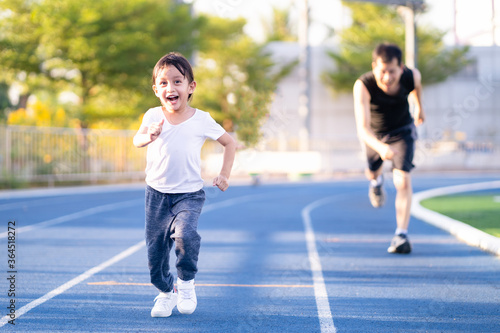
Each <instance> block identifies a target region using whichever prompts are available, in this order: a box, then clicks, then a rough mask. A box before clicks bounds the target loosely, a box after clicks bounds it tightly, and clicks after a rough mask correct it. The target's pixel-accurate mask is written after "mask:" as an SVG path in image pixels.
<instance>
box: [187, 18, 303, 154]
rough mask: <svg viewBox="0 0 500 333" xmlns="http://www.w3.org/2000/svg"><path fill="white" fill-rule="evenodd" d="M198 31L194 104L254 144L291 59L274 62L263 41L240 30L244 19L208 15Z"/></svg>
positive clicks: (247, 142) (289, 69)
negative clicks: (198, 44) (285, 62)
mask: <svg viewBox="0 0 500 333" xmlns="http://www.w3.org/2000/svg"><path fill="white" fill-rule="evenodd" d="M207 20H208V21H207V25H206V26H205V28H204V29H203V30H202V31H201V37H202V38H201V40H202V41H203V43H202V44H201V45H200V52H199V53H198V58H197V59H198V62H197V66H196V69H195V76H196V80H197V81H198V82H199V85H198V87H197V88H196V92H195V95H194V100H193V103H192V104H193V105H196V106H197V107H199V108H200V109H204V110H206V111H209V112H210V113H211V114H212V116H213V117H214V118H215V119H216V120H217V121H218V122H219V123H221V124H222V125H223V126H224V128H225V129H226V130H228V131H235V132H236V133H237V135H238V138H239V139H240V140H241V141H242V142H244V143H245V144H246V145H248V146H252V145H254V144H256V143H257V142H258V141H259V139H260V137H261V132H260V126H261V124H262V121H263V119H264V118H265V117H266V115H268V113H269V108H270V104H271V102H272V97H273V94H274V91H275V90H276V87H277V84H278V82H279V81H280V80H281V79H282V78H283V77H284V76H286V75H288V74H289V73H290V71H291V70H292V69H293V67H294V66H295V65H296V62H291V63H289V64H284V65H280V66H278V65H276V64H275V63H274V62H273V61H272V59H271V55H270V54H269V53H268V52H267V51H266V49H265V45H259V44H257V43H255V42H254V41H253V40H252V39H251V38H250V37H248V36H246V35H245V34H244V33H243V27H244V25H245V23H246V22H245V20H243V19H238V20H227V19H221V18H218V17H208V18H207Z"/></svg>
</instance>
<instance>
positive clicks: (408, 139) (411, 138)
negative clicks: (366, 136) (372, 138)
mask: <svg viewBox="0 0 500 333" xmlns="http://www.w3.org/2000/svg"><path fill="white" fill-rule="evenodd" d="M378 139H379V140H380V141H382V142H384V143H387V144H389V145H390V146H391V148H393V149H394V150H397V151H398V152H399V154H396V155H395V156H394V158H393V159H392V160H391V161H392V168H393V169H398V170H403V171H406V172H410V171H411V169H413V168H414V167H415V166H414V165H413V155H414V153H415V141H416V140H417V129H416V127H415V125H414V124H413V123H412V124H410V125H408V126H405V127H403V128H401V129H398V130H395V131H392V132H390V133H385V134H380V135H378ZM365 146H366V158H367V160H368V168H369V169H370V170H371V171H376V170H378V169H379V168H380V167H381V166H382V163H384V160H382V158H381V157H380V155H379V154H378V153H377V152H376V151H375V150H373V149H372V148H371V147H368V146H367V145H365Z"/></svg>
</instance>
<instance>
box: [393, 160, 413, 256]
mask: <svg viewBox="0 0 500 333" xmlns="http://www.w3.org/2000/svg"><path fill="white" fill-rule="evenodd" d="M393 178H394V186H395V187H396V201H395V206H396V223H397V229H396V232H395V234H396V235H395V236H394V237H393V239H392V241H391V245H390V246H389V248H388V249H387V252H389V253H410V252H411V245H410V241H409V240H408V236H407V233H408V225H409V223H410V208H411V198H412V193H413V192H412V187H411V177H410V173H409V172H406V171H402V170H399V169H394V170H393Z"/></svg>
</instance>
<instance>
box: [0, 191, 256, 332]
mask: <svg viewBox="0 0 500 333" xmlns="http://www.w3.org/2000/svg"><path fill="white" fill-rule="evenodd" d="M252 197H255V195H252V196H246V197H241V198H235V199H229V200H226V201H222V202H219V203H215V204H212V205H207V206H205V207H204V210H203V211H202V214H203V213H204V212H207V211H210V210H213V209H218V208H222V207H227V206H230V205H231V204H237V203H242V202H245V201H249V200H251V198H252ZM131 201H137V200H131ZM141 201H143V200H141ZM127 202H128V201H126V202H124V203H122V204H125V203H127ZM128 204H130V202H128ZM113 205H114V206H116V207H117V208H118V206H121V204H112V205H105V206H101V207H106V206H113ZM96 208H97V207H96ZM107 210H110V209H103V210H102V211H101V212H104V211H107ZM84 212H85V211H84ZM93 214H95V212H94V213H93ZM72 215H73V214H72ZM88 215H90V214H88ZM59 223H62V222H59ZM145 245H146V242H145V241H144V240H143V241H140V242H139V243H137V244H135V245H133V246H131V247H129V248H128V249H126V250H125V251H123V252H121V253H119V254H117V255H116V256H114V257H113V258H111V259H109V260H107V261H105V262H103V263H101V264H100V265H97V266H95V267H93V268H91V269H89V270H88V271H86V272H84V273H82V274H80V275H79V276H77V277H75V278H74V279H72V280H70V281H68V282H66V283H64V284H63V285H61V286H59V287H57V288H56V289H54V290H52V291H49V292H48V293H47V294H45V295H43V296H42V297H40V298H38V299H36V300H34V301H32V302H30V303H28V304H26V305H25V306H23V307H21V308H20V309H19V310H16V317H15V319H18V318H19V317H21V316H22V315H24V314H26V313H27V312H28V311H30V310H32V309H33V308H35V307H37V306H39V305H41V304H43V303H45V302H47V301H48V300H50V299H52V298H54V297H56V296H58V295H60V294H62V293H63V292H65V291H66V290H68V289H70V288H71V287H74V286H75V285H77V284H79V283H81V282H83V281H85V280H86V279H88V278H89V277H91V276H93V275H95V274H97V273H99V272H100V271H102V270H104V269H106V268H108V267H109V266H111V265H114V264H116V263H117V262H119V261H120V260H123V259H125V258H127V257H129V256H131V255H132V254H134V253H135V252H137V251H139V250H140V249H142V248H143V247H144V246H145ZM9 320H11V318H10V316H9V315H6V316H4V317H3V318H1V319H0V327H3V326H4V325H5V324H7V323H8V322H9Z"/></svg>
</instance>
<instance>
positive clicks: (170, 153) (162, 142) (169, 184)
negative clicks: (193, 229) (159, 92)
mask: <svg viewBox="0 0 500 333" xmlns="http://www.w3.org/2000/svg"><path fill="white" fill-rule="evenodd" d="M162 119H164V123H163V129H162V132H161V134H160V136H159V137H158V138H157V139H156V140H155V141H153V142H151V143H150V144H149V145H148V152H147V165H146V184H148V185H149V186H151V187H152V188H154V189H155V190H157V191H159V192H162V193H190V192H196V191H198V190H200V189H201V188H203V179H202V178H201V166H200V163H201V158H200V153H201V147H202V146H203V143H204V142H205V140H206V139H207V138H210V139H212V140H217V139H218V138H220V137H221V136H222V135H223V134H224V133H225V130H224V129H223V128H222V126H220V125H219V124H217V123H216V122H215V120H214V119H213V118H212V117H211V116H210V114H209V113H208V112H204V111H201V110H198V109H196V110H195V113H194V115H193V116H192V117H191V118H189V119H187V120H186V121H184V122H182V123H180V124H178V125H172V124H170V123H169V122H168V121H167V119H166V118H165V115H164V114H163V111H162V108H161V106H158V107H155V108H152V109H149V110H148V111H147V112H146V114H145V115H144V118H143V119H142V125H143V126H147V127H149V126H150V125H151V124H152V123H154V122H160V121H161V120H162Z"/></svg>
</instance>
